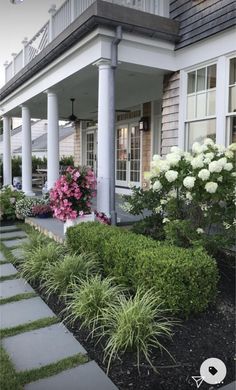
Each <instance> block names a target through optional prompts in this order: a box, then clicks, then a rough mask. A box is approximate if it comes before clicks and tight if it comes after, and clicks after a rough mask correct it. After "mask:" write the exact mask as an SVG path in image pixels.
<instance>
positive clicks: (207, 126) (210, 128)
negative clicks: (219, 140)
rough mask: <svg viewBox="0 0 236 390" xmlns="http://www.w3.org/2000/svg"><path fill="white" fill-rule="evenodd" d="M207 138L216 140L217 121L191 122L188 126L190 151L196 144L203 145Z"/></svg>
mask: <svg viewBox="0 0 236 390" xmlns="http://www.w3.org/2000/svg"><path fill="white" fill-rule="evenodd" d="M205 138H211V139H212V140H213V141H215V139H216V120H215V119H209V120H206V121H198V122H192V123H191V122H190V123H189V124H188V150H191V148H192V145H193V143H194V142H200V143H202V142H203V141H204V139H205Z"/></svg>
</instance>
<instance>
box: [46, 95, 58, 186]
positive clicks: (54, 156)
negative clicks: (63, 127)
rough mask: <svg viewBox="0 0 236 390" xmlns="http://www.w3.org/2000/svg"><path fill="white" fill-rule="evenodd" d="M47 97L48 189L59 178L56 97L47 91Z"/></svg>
mask: <svg viewBox="0 0 236 390" xmlns="http://www.w3.org/2000/svg"><path fill="white" fill-rule="evenodd" d="M47 95H48V133H47V144H48V156H47V160H48V167H47V168H48V178H47V181H48V189H51V188H52V187H53V186H54V183H55V181H56V180H57V179H58V177H59V122H58V102H57V95H56V94H55V93H54V92H52V91H47Z"/></svg>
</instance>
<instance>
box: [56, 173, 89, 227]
mask: <svg viewBox="0 0 236 390" xmlns="http://www.w3.org/2000/svg"><path fill="white" fill-rule="evenodd" d="M95 190H96V178H95V175H94V172H93V171H92V170H91V169H88V168H81V169H79V168H72V167H68V168H67V170H66V172H65V174H64V175H62V176H60V178H59V179H58V180H57V181H56V183H55V185H54V187H53V188H52V190H51V191H50V204H51V207H52V210H53V216H54V217H55V218H57V219H60V220H61V221H66V220H67V219H76V218H77V217H78V216H82V215H83V214H89V213H90V212H91V200H92V197H94V196H95V194H96V191H95Z"/></svg>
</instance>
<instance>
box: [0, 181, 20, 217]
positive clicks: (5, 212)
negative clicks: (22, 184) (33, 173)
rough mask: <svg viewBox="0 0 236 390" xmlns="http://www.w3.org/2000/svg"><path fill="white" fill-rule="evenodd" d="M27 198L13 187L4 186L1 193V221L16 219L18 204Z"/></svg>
mask: <svg viewBox="0 0 236 390" xmlns="http://www.w3.org/2000/svg"><path fill="white" fill-rule="evenodd" d="M24 197H25V195H24V193H23V192H22V191H18V190H17V189H16V188H14V187H13V186H11V185H8V186H4V187H3V188H2V189H1V191H0V220H3V219H15V218H16V203H17V201H18V200H20V199H23V198H24Z"/></svg>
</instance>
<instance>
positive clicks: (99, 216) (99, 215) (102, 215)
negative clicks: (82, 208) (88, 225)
mask: <svg viewBox="0 0 236 390" xmlns="http://www.w3.org/2000/svg"><path fill="white" fill-rule="evenodd" d="M95 217H96V220H97V221H99V222H101V223H103V224H104V225H111V218H109V217H107V215H106V214H105V213H100V212H98V211H95Z"/></svg>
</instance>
